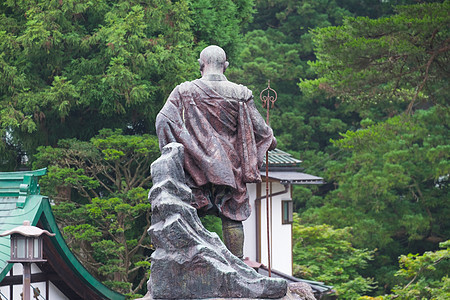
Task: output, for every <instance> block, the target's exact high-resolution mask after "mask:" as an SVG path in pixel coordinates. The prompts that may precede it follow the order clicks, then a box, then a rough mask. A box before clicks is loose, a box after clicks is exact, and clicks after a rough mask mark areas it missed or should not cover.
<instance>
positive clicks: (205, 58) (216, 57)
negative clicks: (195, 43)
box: [198, 45, 228, 75]
mask: <svg viewBox="0 0 450 300" xmlns="http://www.w3.org/2000/svg"><path fill="white" fill-rule="evenodd" d="M198 61H199V63H200V71H201V72H202V75H203V72H204V71H207V72H208V73H212V72H220V73H223V72H225V69H226V68H227V67H228V62H227V55H226V54H225V51H224V50H223V49H222V48H220V47H219V46H215V45H211V46H208V47H206V48H205V49H203V51H202V52H201V53H200V59H199V60H198Z"/></svg>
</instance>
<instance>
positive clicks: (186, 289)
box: [148, 143, 287, 299]
mask: <svg viewBox="0 0 450 300" xmlns="http://www.w3.org/2000/svg"><path fill="white" fill-rule="evenodd" d="M162 152H163V153H162V155H161V157H160V158H159V159H158V160H156V161H155V162H154V163H153V164H152V166H151V171H152V178H153V187H152V189H151V190H150V193H149V200H150V201H151V204H152V225H151V227H150V229H149V234H150V236H151V238H152V243H153V245H154V246H155V248H156V250H155V252H154V253H153V255H152V257H151V261H152V265H151V276H150V280H149V281H148V290H149V292H150V296H151V298H149V299H206V298H253V299H255V298H257V299H258V298H259V299H261V298H266V299H268V298H269V299H276V298H281V297H283V296H285V294H286V291H287V283H286V281H284V280H282V279H274V278H269V277H265V276H263V275H261V274H258V273H257V272H256V271H255V270H253V269H252V268H250V267H248V266H247V265H246V264H245V263H244V262H243V261H241V260H240V259H239V258H237V257H236V256H234V255H233V254H232V253H231V252H230V251H228V249H227V248H226V247H225V245H224V244H223V243H222V241H221V240H220V238H219V237H218V235H217V234H215V233H211V232H209V231H208V230H206V229H205V228H204V227H203V225H202V223H201V221H200V219H199V218H198V216H197V212H196V210H195V209H194V208H193V207H192V206H190V205H189V203H190V200H191V197H192V193H191V190H190V189H189V187H188V186H187V185H186V184H185V175H184V170H183V161H184V147H183V146H182V145H181V144H177V143H170V144H168V145H167V146H165V147H164V149H163V151H162Z"/></svg>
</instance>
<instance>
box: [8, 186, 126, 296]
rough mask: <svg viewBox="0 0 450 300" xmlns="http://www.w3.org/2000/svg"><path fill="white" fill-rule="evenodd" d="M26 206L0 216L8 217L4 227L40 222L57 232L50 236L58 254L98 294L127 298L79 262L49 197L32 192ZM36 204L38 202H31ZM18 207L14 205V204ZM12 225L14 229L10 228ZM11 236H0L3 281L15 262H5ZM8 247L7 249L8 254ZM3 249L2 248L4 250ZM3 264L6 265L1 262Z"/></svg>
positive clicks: (46, 227) (49, 229) (51, 230)
mask: <svg viewBox="0 0 450 300" xmlns="http://www.w3.org/2000/svg"><path fill="white" fill-rule="evenodd" d="M31 197H32V199H30V200H29V201H28V203H27V205H25V206H24V208H23V209H12V207H11V209H10V211H9V214H8V215H7V216H6V215H5V216H3V215H1V216H0V218H7V220H8V224H7V225H6V224H5V223H3V224H2V222H0V225H2V226H1V227H3V228H2V229H5V230H9V229H12V228H14V227H17V226H19V225H21V224H22V223H23V220H29V221H30V222H31V225H33V226H36V225H37V224H38V222H39V221H41V224H42V226H43V227H44V228H43V229H46V230H48V231H50V232H52V233H55V236H54V237H49V238H50V240H51V241H52V244H53V246H54V247H55V249H56V250H57V251H58V254H59V255H60V256H61V258H62V259H63V260H64V261H65V263H66V264H67V265H68V266H69V268H70V269H71V270H72V271H73V272H74V274H75V275H76V276H77V277H78V278H80V279H81V281H83V282H84V283H85V284H86V285H87V286H90V287H91V289H92V290H94V291H96V293H97V294H99V295H101V296H102V297H105V298H106V299H111V300H124V299H126V297H125V296H124V295H122V294H120V293H117V292H115V291H113V290H111V289H110V288H108V287H107V286H105V285H104V284H102V283H101V282H100V281H98V280H97V279H96V278H95V277H94V276H92V275H91V274H90V273H89V272H88V271H87V270H86V269H85V268H84V266H83V265H82V264H81V263H80V261H79V260H78V259H77V258H76V257H75V256H74V255H73V253H72V252H71V251H70V249H69V247H68V246H67V244H66V242H65V240H64V238H63V236H62V234H61V232H60V231H59V228H58V225H57V224H56V220H55V217H54V215H53V212H52V210H51V206H50V203H49V201H48V198H47V197H44V196H41V195H32V196H31ZM32 204H35V205H32ZM14 208H15V205H14ZM9 227H11V228H9ZM9 243H10V239H9V236H8V237H0V268H2V269H1V272H0V281H2V280H3V279H4V278H5V276H6V275H7V274H8V272H9V271H10V270H11V268H12V266H13V264H11V263H7V262H6V261H7V260H8V259H9V257H10V253H9V251H10V245H9ZM5 249H8V251H7V253H6V252H5ZM2 250H3V251H2ZM2 263H3V267H2V265H1V264H2Z"/></svg>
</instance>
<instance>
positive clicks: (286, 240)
mask: <svg viewBox="0 0 450 300" xmlns="http://www.w3.org/2000/svg"><path fill="white" fill-rule="evenodd" d="M261 187H262V195H265V191H266V187H265V183H262V184H261ZM283 190H284V186H283V185H282V184H279V183H272V193H277V192H281V191H283ZM250 191H252V192H253V193H254V195H253V196H252V194H250V199H251V201H252V208H253V211H252V216H251V217H250V218H249V219H248V220H247V221H245V222H244V232H245V234H246V236H245V238H246V241H245V244H244V245H245V246H244V257H245V256H248V257H249V258H250V259H251V260H256V251H257V249H256V247H257V245H256V213H255V211H254V206H255V203H254V199H255V198H256V185H254V186H253V187H252V186H249V193H250ZM269 200H270V199H269ZM282 200H290V190H289V189H288V192H287V193H285V194H282V195H279V196H275V197H272V205H271V206H270V203H269V208H270V207H271V214H270V213H269V215H271V222H269V224H270V225H271V226H270V232H271V248H270V252H271V255H270V256H271V267H272V269H275V270H278V271H281V272H283V273H285V274H288V275H292V225H291V224H282V223H281V221H282V220H281V216H282V214H281V209H282V207H281V201H282ZM266 213H267V206H266V199H265V198H263V199H262V200H261V261H260V262H261V263H263V264H264V265H266V266H268V264H269V263H268V255H267V253H268V246H267V214H266ZM249 237H251V238H250V239H249Z"/></svg>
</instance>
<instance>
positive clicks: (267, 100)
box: [259, 80, 278, 108]
mask: <svg viewBox="0 0 450 300" xmlns="http://www.w3.org/2000/svg"><path fill="white" fill-rule="evenodd" d="M266 91H267V95H263V93H264V92H266ZM271 92H272V94H274V95H271ZM277 97H278V95H277V92H276V91H275V90H274V89H272V88H271V87H270V80H268V81H267V87H266V88H265V89H264V90H262V91H261V93H260V94H259V98H260V99H261V101H262V103H263V107H266V105H269V104H270V103H272V107H271V108H273V106H274V103H275V101H277Z"/></svg>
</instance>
